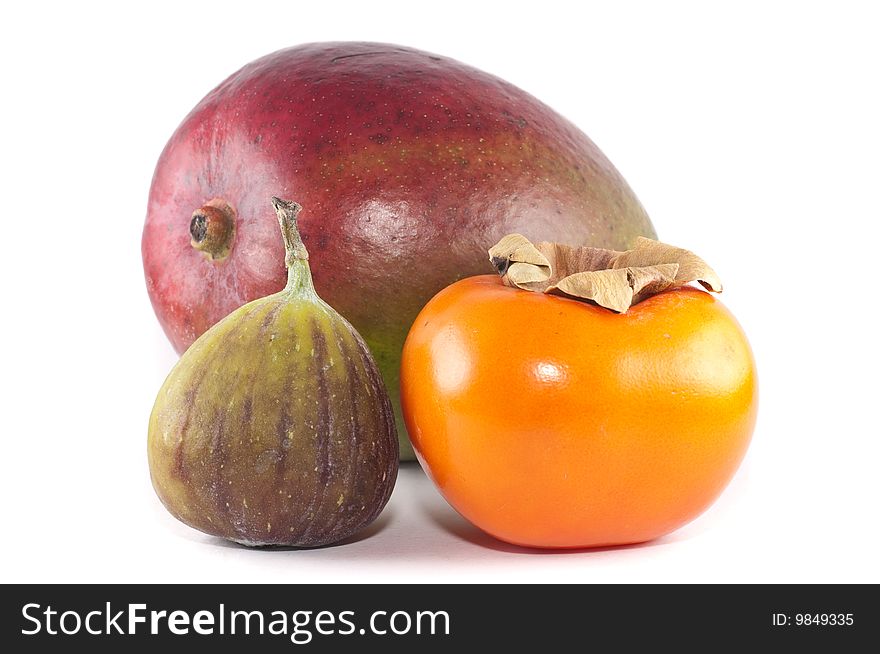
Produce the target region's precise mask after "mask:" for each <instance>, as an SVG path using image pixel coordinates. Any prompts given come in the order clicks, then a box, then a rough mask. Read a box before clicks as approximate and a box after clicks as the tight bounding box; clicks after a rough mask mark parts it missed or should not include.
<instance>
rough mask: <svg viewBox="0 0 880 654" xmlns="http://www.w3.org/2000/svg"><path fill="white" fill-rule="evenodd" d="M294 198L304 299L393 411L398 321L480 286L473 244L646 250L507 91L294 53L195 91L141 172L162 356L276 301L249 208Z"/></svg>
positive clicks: (270, 228)
mask: <svg viewBox="0 0 880 654" xmlns="http://www.w3.org/2000/svg"><path fill="white" fill-rule="evenodd" d="M560 83H567V82H566V81H565V80H562V81H561V82H560ZM577 83H581V82H580V80H578V82H577ZM584 84H585V85H586V86H587V87H588V86H589V81H588V80H587V81H586V82H585V83H584ZM294 193H296V197H297V198H298V200H299V201H300V203H301V204H303V205H304V207H305V209H304V210H303V213H302V216H301V220H300V226H301V229H302V236H303V240H304V241H305V243H306V245H307V246H308V247H309V249H310V250H311V252H312V255H313V257H314V258H315V266H314V270H313V272H314V278H315V286H316V288H317V290H318V292H319V293H320V294H321V296H322V297H324V299H326V300H327V301H328V302H329V303H330V304H331V305H332V306H333V307H335V308H336V309H337V310H338V311H340V312H341V313H342V314H343V315H344V316H345V317H346V318H348V319H349V320H350V321H351V323H352V324H353V325H354V326H355V327H356V328H357V330H358V331H359V332H360V333H361V334H362V335H363V337H364V339H365V340H366V342H367V344H368V345H369V346H370V350H371V352H372V353H373V355H374V356H375V357H376V362H377V364H378V366H379V370H380V371H381V372H382V375H383V376H384V379H385V383H386V385H387V387H388V390H389V392H390V395H391V400H392V404H393V405H394V406H395V410H396V411H399V402H398V398H399V393H398V379H399V377H398V375H399V370H400V354H401V350H402V348H403V341H404V338H405V337H406V334H407V332H408V330H409V328H410V326H411V325H412V323H413V320H414V319H415V317H416V315H417V314H418V312H419V311H420V310H421V308H422V307H423V306H424V305H425V303H426V302H427V301H428V300H429V299H430V298H431V297H433V296H434V295H435V294H436V293H438V292H439V291H440V290H441V289H442V288H445V287H446V286H448V285H449V284H451V283H452V282H454V281H456V280H458V279H461V278H463V277H468V276H471V275H478V274H481V273H490V272H492V268H491V267H489V265H488V262H487V261H485V259H486V257H485V249H486V247H487V245H488V244H491V243H495V242H497V241H498V240H499V239H500V238H501V237H502V236H504V235H505V234H509V233H513V232H516V233H519V234H523V235H524V236H526V237H528V238H532V239H534V240H548V241H558V242H564V243H572V244H590V245H594V246H600V247H608V248H613V249H615V250H626V249H628V248H630V247H632V246H633V245H634V244H635V242H636V238H637V237H638V236H649V237H654V236H655V233H654V229H653V227H652V226H651V223H650V221H649V220H648V216H647V215H646V213H645V210H644V209H643V208H642V205H641V204H640V203H639V201H638V199H637V198H636V196H635V194H634V193H633V191H632V190H631V189H630V187H629V186H628V185H627V183H626V181H624V179H623V177H622V176H621V175H620V173H619V172H618V171H617V169H615V167H614V166H613V165H612V163H611V162H610V161H609V160H608V158H607V157H605V155H604V154H603V153H602V152H601V151H600V150H599V148H598V147H597V146H596V145H595V144H594V143H593V142H592V141H591V140H590V139H589V138H588V137H587V136H586V134H584V133H583V132H582V131H581V130H580V129H578V128H577V127H576V126H575V125H573V124H572V123H571V122H569V121H568V120H566V119H565V118H563V117H562V116H560V115H559V114H558V113H557V112H555V111H554V110H553V109H551V108H550V107H548V106H547V105H545V104H543V103H542V102H540V101H539V100H537V99H535V98H534V97H533V96H531V95H529V94H528V93H526V92H525V91H523V90H521V89H518V88H517V87H515V86H513V85H512V84H510V83H508V82H505V81H503V80H501V79H499V78H497V77H494V76H492V75H490V74H488V73H485V72H483V71H480V70H477V69H475V68H472V67H470V66H467V65H465V64H463V63H460V62H458V61H455V60H453V59H450V58H448V57H443V56H440V55H435V54H431V53H428V52H424V51H420V50H416V49H414V48H408V47H401V46H398V45H389V44H385V43H357V42H336V43H310V44H305V45H299V46H296V47H293V48H288V49H285V50H281V51H279V52H275V53H272V54H269V55H267V56H265V57H262V58H260V59H258V60H256V61H254V62H252V63H250V64H248V65H246V66H245V67H244V68H242V69H241V70H239V71H238V72H236V73H234V74H232V75H231V76H230V77H229V78H228V79H227V80H226V81H224V82H223V83H222V84H220V85H219V86H218V87H217V88H215V89H214V90H213V91H211V92H210V93H209V94H208V95H207V96H206V97H205V98H204V99H203V100H202V101H201V102H199V104H198V105H197V106H196V107H195V108H194V109H193V110H192V112H191V113H190V114H189V115H188V116H187V117H186V118H185V119H184V120H183V122H182V123H181V125H180V126H179V127H178V128H177V130H176V131H175V132H174V134H173V135H172V136H171V138H170V140H169V141H168V143H167V145H166V146H165V149H164V151H163V152H162V154H161V157H160V158H159V161H158V163H157V165H156V171H155V175H154V177H153V183H152V186H151V188H150V196H149V204H148V208H147V217H146V222H145V224H144V231H143V240H142V255H143V264H144V272H145V277H146V284H147V289H148V291H149V294H150V298H151V300H152V303H153V307H154V309H155V311H156V315H157V316H158V318H159V321H160V323H161V324H162V327H163V328H164V330H165V333H166V334H167V335H168V337H169V339H170V340H171V342H172V343H173V345H174V347H175V348H176V349H177V351H178V352H182V351H183V350H184V349H186V348H187V347H188V346H189V345H190V344H191V343H192V342H193V341H194V340H195V339H196V338H197V337H198V336H199V335H200V334H201V333H202V332H204V331H205V330H206V329H208V328H209V327H210V326H211V325H213V324H214V323H216V322H217V321H218V320H220V319H221V318H223V317H224V316H226V315H227V314H228V313H229V312H230V311H232V310H233V309H236V308H237V307H239V306H241V305H242V304H244V303H245V302H247V301H249V300H253V299H254V298H258V297H262V296H264V295H268V294H270V293H274V292H276V291H278V290H279V289H281V287H282V286H284V278H283V276H282V275H281V271H280V270H279V269H278V268H277V267H276V266H275V262H277V261H278V257H279V250H280V244H279V243H278V240H277V234H276V233H275V230H276V229H277V228H276V227H275V224H274V222H275V221H274V217H273V216H272V215H271V212H270V211H268V210H267V209H268V207H267V206H266V204H265V198H267V197H269V196H270V195H272V194H281V195H282V197H287V196H286V195H284V194H289V195H293V194H294ZM401 270H405V271H406V276H405V278H404V279H401V278H400V275H399V272H398V271H401ZM398 418H400V416H399V415H398ZM397 425H398V432H399V433H400V436H401V454H402V455H403V457H404V458H412V456H413V455H412V449H411V447H410V444H409V441H408V440H407V438H406V431H405V429H404V427H403V422H402V420H399V421H398V423H397Z"/></svg>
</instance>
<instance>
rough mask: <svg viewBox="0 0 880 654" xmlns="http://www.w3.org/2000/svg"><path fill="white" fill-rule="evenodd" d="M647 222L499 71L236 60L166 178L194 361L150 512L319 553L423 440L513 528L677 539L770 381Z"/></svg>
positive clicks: (588, 155) (163, 258)
mask: <svg viewBox="0 0 880 654" xmlns="http://www.w3.org/2000/svg"><path fill="white" fill-rule="evenodd" d="M270 198H271V203H270ZM280 198H286V199H284V200H282V199H280ZM291 199H295V200H296V201H297V202H293V201H291ZM298 203H300V204H301V205H302V206H300V204H298ZM273 205H274V212H273V211H272V208H273ZM279 224H280V227H281V236H282V238H278V231H277V230H278V226H279ZM300 234H302V237H300ZM520 234H526V235H529V236H531V237H534V238H535V239H536V240H540V241H541V242H536V243H534V244H533V243H532V242H530V241H529V240H528V239H527V238H526V237H525V236H520ZM653 236H654V233H653V228H652V226H651V224H650V222H649V221H648V218H647V216H646V214H645V212H644V210H643V209H642V207H641V206H640V204H639V203H638V201H637V200H636V198H635V196H634V195H633V193H632V192H631V190H630V189H629V187H628V186H627V185H626V182H625V181H624V180H623V179H622V178H621V176H620V175H619V174H618V172H617V171H616V170H615V169H614V167H613V166H612V165H611V163H610V162H609V161H608V160H607V159H606V158H605V157H604V156H603V155H602V153H601V152H600V151H599V150H598V149H597V148H596V146H595V145H594V144H593V143H592V142H591V141H590V140H589V139H588V138H587V137H586V136H585V135H584V134H583V133H582V132H580V131H579V130H578V129H577V128H576V127H574V126H573V125H572V124H571V123H569V122H568V121H566V120H565V119H563V118H562V117H560V116H559V115H558V114H556V113H554V112H553V111H552V110H551V109H549V108H548V107H547V106H545V105H543V104H541V103H540V102H538V101H537V100H535V99H534V98H533V97H531V96H529V95H527V94H526V93H524V92H522V91H520V90H519V89H517V88H515V87H513V86H511V85H510V84H507V83H506V82H503V81H501V80H499V79H497V78H495V77H492V76H490V75H487V74H485V73H482V72H480V71H477V70H475V69H473V68H469V67H467V66H464V65H462V64H459V63H457V62H455V61H452V60H450V59H447V58H444V57H438V56H435V55H431V54H427V53H424V52H420V51H417V50H413V49H409V48H401V47H398V46H390V45H383V44H372V43H325V44H311V45H305V46H300V47H297V48H291V49H287V50H282V51H280V52H277V53H274V54H272V55H269V56H267V57H264V58H262V59H259V60H257V61H255V62H253V63H251V64H249V65H248V66H245V67H244V68H243V69H241V70H240V71H238V72H237V73H235V74H234V75H232V76H231V77H230V78H229V79H227V80H226V81H225V82H223V83H222V84H221V85H220V86H218V87H217V88H216V89H214V91H212V92H211V93H210V94H208V96H206V97H205V98H204V99H203V100H202V102H201V103H200V104H199V105H198V106H197V107H196V108H195V109H194V110H193V111H192V112H191V113H190V114H189V116H188V117H187V118H186V119H185V120H184V122H183V123H182V124H181V126H180V127H179V128H178V129H177V131H176V132H175V134H174V135H173V136H172V138H171V140H170V141H169V143H168V145H167V146H166V148H165V150H164V151H163V153H162V155H161V158H160V160H159V163H158V165H157V168H156V173H155V176H154V179H153V184H152V188H151V191H150V199H149V209H148V215H147V220H146V224H145V227H144V235H143V243H142V252H143V259H144V269H145V274H146V280H147V287H148V290H149V293H150V297H151V300H152V302H153V306H154V309H155V311H156V314H157V316H158V317H159V320H160V322H161V323H162V326H163V327H164V329H165V331H166V333H167V334H168V336H169V338H170V339H171V341H172V343H173V344H174V346H175V347H176V348H177V349H178V351H180V352H182V353H183V355H182V357H181V359H180V361H179V362H178V364H177V365H176V366H175V368H174V369H173V370H172V372H171V374H170V375H169V376H168V379H167V380H166V381H165V384H164V385H163V387H162V389H161V391H160V393H159V396H158V398H157V400H156V404H155V406H154V409H153V412H152V415H151V417H150V427H149V447H148V452H149V463H150V472H151V476H152V480H153V485H154V487H155V489H156V491H157V493H158V495H159V497H160V499H161V500H162V502H163V503H164V504H165V506H166V507H167V508H168V510H169V511H170V512H171V513H172V514H173V515H174V516H175V517H177V518H179V519H180V520H182V521H183V522H185V523H186V524H188V525H191V526H193V527H195V528H197V529H200V530H202V531H204V532H207V533H209V534H214V535H217V536H221V537H223V538H228V539H230V540H234V541H237V542H240V543H245V544H248V545H294V546H319V545H326V544H330V543H335V542H339V541H341V540H344V539H346V538H348V537H350V536H352V535H353V534H355V533H356V532H358V531H359V530H361V529H363V528H364V527H365V526H366V525H368V524H369V523H370V522H371V521H372V520H374V519H375V518H376V517H377V516H378V515H379V513H380V512H381V511H382V508H383V507H384V505H385V503H386V502H387V501H388V498H389V497H390V495H391V491H392V489H393V487H394V483H395V480H396V477H397V469H398V460H399V459H402V460H408V459H412V458H413V454H415V455H416V456H417V457H418V458H419V460H420V462H421V463H422V465H423V467H424V468H425V470H426V471H427V472H428V474H429V475H430V477H431V478H432V479H433V480H434V482H435V483H436V485H437V486H438V488H439V489H440V491H441V492H442V493H443V495H444V496H445V497H446V499H447V500H448V501H449V502H450V503H451V504H452V505H453V506H454V507H455V508H456V509H457V510H458V511H459V512H460V513H461V514H462V515H464V516H465V517H466V518H468V519H469V520H471V521H472V522H473V523H474V524H476V525H477V526H479V527H481V528H482V529H484V530H486V531H487V532H489V533H491V534H493V535H494V536H496V537H498V538H501V539H503V540H506V541H509V542H513V543H517V544H522V545H530V546H538V547H561V548H565V547H568V548H570V547H587V546H598V545H611V544H622V543H632V542H639V541H644V540H648V539H651V538H655V537H657V536H660V535H663V534H665V533H668V532H670V531H672V530H673V529H675V528H677V527H679V526H680V525H682V524H684V523H685V522H687V521H689V520H691V519H692V518H694V517H695V516H696V515H698V514H699V513H700V512H702V511H703V510H704V509H705V508H706V507H707V506H708V505H709V504H711V502H712V501H713V500H714V499H715V498H716V497H717V496H718V494H719V493H720V492H721V491H722V490H723V488H724V486H725V485H726V484H727V482H728V481H729V480H730V478H731V477H732V476H733V473H734V472H735V470H736V468H737V467H738V465H739V462H740V461H741V459H742V457H743V456H744V454H745V450H746V447H747V445H748V441H749V439H750V436H751V432H752V429H753V426H754V421H755V411H756V381H755V373H754V363H753V361H752V356H751V353H750V350H749V346H748V343H747V341H746V339H745V337H744V335H743V333H742V331H741V329H740V328H739V326H738V325H737V323H736V321H735V319H734V318H733V317H732V316H731V315H730V313H728V312H727V311H726V310H725V309H724V307H723V306H722V305H721V304H720V303H719V302H718V301H717V300H715V299H714V298H713V297H712V296H711V295H709V294H708V293H706V292H705V291H704V290H700V289H697V288H694V287H691V286H687V284H688V282H691V281H699V282H701V283H702V284H703V286H705V287H706V288H707V289H709V290H713V291H719V290H720V283H719V282H718V280H717V277H716V276H715V274H714V272H713V271H712V270H711V268H709V267H708V266H706V265H705V263H704V262H702V260H700V259H699V258H698V257H696V256H695V255H693V254H691V253H690V252H687V251H685V250H680V249H678V248H671V247H668V246H664V245H662V244H660V243H658V242H656V241H653V240H651V239H650V238H644V237H653ZM559 243H572V244H581V243H587V244H590V245H593V246H601V247H567V246H564V245H560V244H559ZM282 244H283V249H282ZM493 245H494V247H491V250H490V246H493ZM606 248H608V249H606ZM487 250H489V257H488V260H487V256H486V254H487ZM310 254H311V258H310V256H309V255H310ZM281 261H284V262H285V264H286V274H287V276H286V284H285V278H284V277H282V276H281V273H282V271H283V270H284V268H282V266H281ZM493 266H494V268H495V270H496V273H497V274H495V275H481V274H480V273H483V272H487V271H491V270H492V267H493ZM313 279H314V281H313ZM316 289H317V292H316ZM318 293H320V296H321V297H319V295H318ZM321 298H324V299H321ZM432 298H433V299H432ZM324 300H326V302H325V301H324ZM331 307H332V308H331ZM337 311H339V313H337ZM340 314H341V315H340ZM343 316H344V317H343ZM348 321H351V322H348ZM404 341H405V342H404ZM386 389H387V390H386ZM398 438H399V440H398ZM413 447H414V448H415V449H414V450H413Z"/></svg>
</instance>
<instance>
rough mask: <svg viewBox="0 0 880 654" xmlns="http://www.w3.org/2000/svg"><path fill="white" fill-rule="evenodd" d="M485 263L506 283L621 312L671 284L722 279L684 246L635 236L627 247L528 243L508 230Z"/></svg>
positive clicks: (717, 283)
mask: <svg viewBox="0 0 880 654" xmlns="http://www.w3.org/2000/svg"><path fill="white" fill-rule="evenodd" d="M489 261H491V262H492V265H493V266H494V267H495V270H496V271H497V272H498V274H499V275H501V279H502V281H503V282H504V283H505V284H506V285H507V286H513V287H516V288H521V289H524V290H527V291H534V292H536V293H555V294H560V295H567V296H571V297H574V298H578V299H581V300H588V301H591V302H595V303H596V304H598V305H599V306H602V307H605V308H606V309H611V310H613V311H617V312H618V313H626V311H627V309H629V308H630V307H631V306H632V305H634V304H637V303H639V302H641V301H642V300H644V299H646V298H648V297H650V296H652V295H656V294H657V293H660V292H661V291H664V290H666V289H668V288H672V287H674V286H683V285H685V284H689V283H691V282H699V283H700V284H701V285H702V286H703V287H704V288H705V289H706V290H709V291H712V292H714V293H720V292H721V290H722V286H721V280H720V279H719V278H718V275H717V273H716V272H715V271H714V270H712V268H711V267H710V266H709V264H707V263H706V262H705V261H703V260H702V259H701V258H700V257H698V256H697V255H696V254H694V253H693V252H691V251H689V250H685V249H683V248H678V247H675V246H672V245H667V244H666V243H661V242H660V241H655V240H653V239H650V238H644V237H641V236H640V237H639V238H638V240H637V241H636V246H635V247H634V248H633V249H631V250H626V251H623V252H620V251H618V250H607V249H605V248H592V247H571V246H569V245H563V244H561V243H549V242H541V243H534V244H533V243H532V242H531V241H529V240H528V239H527V238H526V237H525V236H522V235H521V234H508V235H507V236H505V237H504V238H502V239H501V240H500V241H498V243H496V244H495V245H494V246H493V247H492V248H491V249H490V250H489Z"/></svg>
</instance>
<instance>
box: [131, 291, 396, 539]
mask: <svg viewBox="0 0 880 654" xmlns="http://www.w3.org/2000/svg"><path fill="white" fill-rule="evenodd" d="M398 457H399V451H398V441H397V433H396V430H395V427H394V416H393V411H392V408H391V403H390V400H389V398H388V394H387V392H386V391H385V388H384V385H383V383H382V379H381V376H380V374H379V372H378V370H377V368H376V366H375V363H374V362H373V359H372V357H371V356H370V354H369V352H368V350H367V348H366V345H365V344H364V342H363V340H362V339H361V338H360V336H359V335H358V334H357V332H355V331H354V330H353V329H352V328H351V326H350V325H349V324H348V323H347V322H346V321H345V320H344V319H343V318H342V317H340V316H339V315H338V314H336V313H335V312H334V311H333V310H332V309H330V307H329V306H327V305H325V304H324V303H323V302H321V301H320V300H316V299H309V300H303V299H301V298H296V297H293V296H292V295H291V294H290V293H289V292H288V291H282V292H281V293H278V294H276V295H273V296H270V297H267V298H263V299H260V300H256V301H254V302H252V303H250V304H247V305H245V306H244V307H241V308H240V309H238V310H237V311H235V312H233V313H232V314H231V315H230V316H229V317H227V318H226V319H224V320H222V321H221V322H220V323H218V324H217V325H216V326H215V327H213V328H212V329H211V330H209V331H208V332H206V333H205V334H204V335H202V336H201V338H199V339H198V340H197V341H196V342H195V343H194V344H193V346H192V347H191V348H190V349H189V350H187V352H186V353H185V354H184V355H183V356H182V357H181V359H180V361H179V362H178V363H177V365H176V366H175V367H174V369H173V370H172V371H171V373H170V374H169V376H168V378H167V379H166V381H165V383H164V385H163V386H162V389H161V390H160V392H159V395H158V397H157V399H156V403H155V406H154V407H153V411H152V414H151V416H150V423H149V435H148V458H149V466H150V475H151V478H152V482H153V486H154V488H155V490H156V493H157V494H158V495H159V498H160V499H161V501H162V503H163V504H164V505H165V507H166V508H167V509H168V510H169V511H170V512H171V514H172V515H174V516H175V517H176V518H178V519H179V520H181V521H182V522H184V523H186V524H187V525H189V526H191V527H194V528H196V529H198V530H200V531H203V532H205V533H207V534H212V535H214V536H219V537H221V538H226V539H229V540H232V541H236V542H238V543H242V544H245V545H287V546H297V547H318V546H322V545H328V544H331V543H337V542H339V541H341V540H344V539H346V538H348V537H350V536H352V535H354V534H356V533H357V532H359V531H361V530H362V529H363V528H364V527H366V526H367V525H369V524H370V523H371V522H372V521H373V520H374V519H375V518H376V517H377V516H378V515H379V513H380V512H381V511H382V508H383V507H384V506H385V504H386V502H387V501H388V498H389V497H390V496H391V491H392V489H393V487H394V483H395V480H396V478H397V469H398Z"/></svg>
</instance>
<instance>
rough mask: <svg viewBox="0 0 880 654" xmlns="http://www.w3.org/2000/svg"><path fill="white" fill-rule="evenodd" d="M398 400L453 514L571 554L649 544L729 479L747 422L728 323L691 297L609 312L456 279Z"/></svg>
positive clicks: (422, 317)
mask: <svg viewBox="0 0 880 654" xmlns="http://www.w3.org/2000/svg"><path fill="white" fill-rule="evenodd" d="M401 400H402V403H403V410H404V417H405V419H406V425H407V428H408V430H409V433H410V437H411V438H412V442H413V445H414V446H415V450H416V453H417V456H418V458H419V460H420V462H421V463H422V465H423V467H424V469H425V470H426V471H427V473H428V475H429V476H430V477H431V478H432V479H433V481H434V482H435V483H436V485H437V487H438V488H439V489H440V492H441V493H442V494H443V496H444V497H445V498H446V499H447V500H448V501H449V503H450V504H451V505H452V506H453V507H454V508H455V509H457V510H458V511H459V513H461V514H462V515H463V516H464V517H465V518H467V519H468V520H470V521H471V522H472V523H474V524H475V525H476V526H478V527H480V528H481V529H483V530H484V531H486V532H488V533H489V534H491V535H493V536H495V537H496V538H499V539H501V540H504V541H507V542H510V543H514V544H518V545H525V546H533V547H548V548H579V547H592V546H603V545H618V544H625V543H636V542H642V541H647V540H651V539H654V538H657V537H659V536H662V535H664V534H667V533H669V532H671V531H673V530H674V529H676V528H678V527H680V526H682V525H684V524H685V523H687V522H689V521H690V520H692V519H693V518H695V517H696V516H697V515H699V514H700V513H701V512H703V511H704V510H705V509H706V508H707V507H708V506H709V505H710V504H711V503H712V502H713V501H714V500H715V499H716V498H717V497H718V495H719V494H720V493H721V491H722V490H723V489H724V487H725V486H726V485H727V483H728V482H729V481H730V479H731V478H732V476H733V474H734V472H735V471H736V469H737V467H738V466H739V464H740V462H741V460H742V458H743V456H744V454H745V452H746V448H747V447H748V444H749V440H750V438H751V434H752V430H753V428H754V424H755V417H756V412H757V381H756V375H755V366H754V360H753V358H752V353H751V350H750V348H749V344H748V342H747V340H746V337H745V335H744V333H743V331H742V329H741V328H740V326H739V324H738V323H737V322H736V320H735V318H734V317H733V316H732V315H731V313H730V312H729V311H728V310H727V309H726V308H725V307H724V306H723V305H722V304H721V302H719V301H718V300H717V299H715V298H714V297H713V296H712V295H710V294H709V293H706V292H704V291H702V290H699V289H696V288H691V287H687V286H685V287H677V288H673V289H670V290H666V291H663V292H661V293H659V294H657V295H654V296H652V297H649V298H647V299H645V300H644V301H642V302H640V303H638V304H636V305H634V306H632V307H631V308H630V309H629V310H628V311H627V312H626V313H622V314H618V313H615V312H613V311H610V310H608V309H604V308H601V307H598V306H595V305H592V304H589V303H586V302H583V301H580V300H575V299H570V298H566V297H561V296H554V295H545V294H542V293H532V292H528V291H524V290H520V289H516V288H511V287H508V286H505V285H504V284H503V283H502V281H501V279H500V278H499V277H497V276H490V275H485V276H479V277H471V278H468V279H464V280H461V281H459V282H457V283H455V284H453V285H451V286H449V287H448V288H446V289H444V290H443V291H441V292H440V293H439V294H437V295H436V296H435V297H434V298H433V299H432V300H431V301H430V302H429V303H428V304H427V305H426V306H425V307H424V309H423V310H422V312H421V313H420V314H419V316H418V318H417V319H416V321H415V323H414V324H413V327H412V329H411V331H410V333H409V336H408V338H407V340H406V343H405V345H404V350H403V360H402V366H401Z"/></svg>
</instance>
